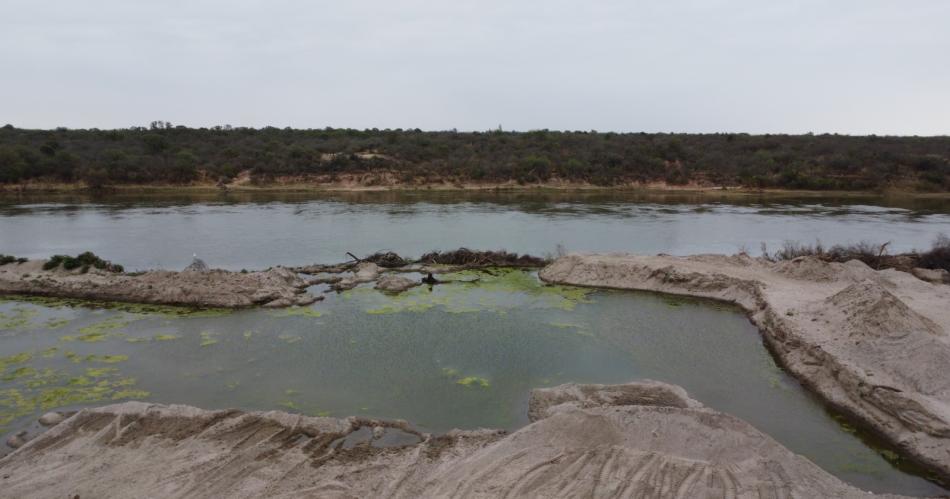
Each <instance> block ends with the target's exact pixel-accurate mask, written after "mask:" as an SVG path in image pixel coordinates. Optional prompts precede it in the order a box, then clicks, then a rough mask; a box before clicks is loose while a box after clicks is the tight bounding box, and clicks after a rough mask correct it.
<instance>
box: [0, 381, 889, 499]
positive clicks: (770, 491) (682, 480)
mask: <svg viewBox="0 0 950 499" xmlns="http://www.w3.org/2000/svg"><path fill="white" fill-rule="evenodd" d="M529 407H530V410H529V414H530V417H531V420H532V423H531V424H529V425H528V426H526V427H524V428H522V429H521V430H518V431H517V432H514V433H512V434H510V435H506V434H504V432H500V431H496V430H477V431H458V430H456V431H452V432H449V433H447V434H445V435H441V436H433V435H429V434H420V433H418V432H416V431H414V430H413V428H412V427H411V426H409V425H408V424H407V423H405V422H384V421H378V420H368V419H364V418H347V419H333V418H316V417H307V416H300V415H293V414H288V413H284V412H267V413H244V412H241V411H234V410H230V411H205V410H201V409H197V408H194V407H188V406H163V405H155V404H145V403H141V402H127V403H124V404H120V405H112V406H107V407H103V408H98V409H86V410H83V411H80V412H79V413H77V414H76V415H74V416H72V417H70V418H69V419H67V420H66V421H64V422H62V423H60V424H59V425H57V426H55V427H53V428H52V429H51V430H49V431H48V432H46V433H44V434H42V435H40V436H39V437H37V438H35V439H34V440H32V441H30V442H29V443H27V444H26V445H25V446H23V447H21V448H20V449H18V450H17V451H16V452H14V453H12V454H10V455H9V456H7V457H5V458H3V459H0V469H2V470H3V474H2V479H0V483H2V487H0V496H3V497H18V498H30V497H73V496H76V495H78V496H80V497H159V496H160V497H238V498H241V497H502V496H504V497H509V496H514V497H522V496H532V497H578V496H585V497H586V496H597V497H599V496H610V497H614V496H617V497H628V496H632V497H639V496H642V495H646V496H662V497H677V498H680V497H682V498H686V497H700V496H701V497H753V496H754V497H844V498H859V497H860V498H864V497H897V496H874V495H873V494H869V493H865V492H863V491H861V490H858V489H856V488H854V487H851V486H849V485H847V484H844V483H843V482H841V481H840V480H838V479H837V478H834V477H832V476H831V475H829V474H828V473H826V472H824V471H823V470H821V469H820V468H818V467H817V466H815V465H814V464H813V463H811V462H810V461H808V460H807V459H805V458H803V457H801V456H798V455H796V454H794V453H792V452H790V451H789V450H788V449H786V448H784V447H782V446H781V445H780V444H778V443H777V442H775V441H774V440H772V439H771V438H770V437H768V436H766V435H765V434H763V433H761V432H759V431H758V430H756V429H754V428H753V427H752V426H750V425H749V424H747V423H745V422H743V421H741V420H739V419H736V418H735V417H732V416H729V415H726V414H722V413H719V412H717V411H714V410H711V409H708V408H706V407H704V406H702V404H700V403H699V402H697V401H695V400H693V399H691V398H689V396H688V395H687V394H686V392H685V391H683V390H682V388H679V387H676V386H672V385H667V384H664V383H658V382H651V381H643V382H638V383H630V384H626V385H613V386H603V385H570V384H569V385H562V386H559V387H555V388H550V389H543V390H535V391H533V392H532V395H531V400H530V404H529ZM129 477H135V479H133V480H130V479H129Z"/></svg>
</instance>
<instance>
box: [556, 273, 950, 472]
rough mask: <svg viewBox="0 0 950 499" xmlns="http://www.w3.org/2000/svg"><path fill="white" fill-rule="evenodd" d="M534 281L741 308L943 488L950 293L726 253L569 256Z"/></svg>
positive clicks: (792, 367) (832, 400)
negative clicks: (720, 302)
mask: <svg viewBox="0 0 950 499" xmlns="http://www.w3.org/2000/svg"><path fill="white" fill-rule="evenodd" d="M540 277H541V278H542V279H543V280H545V281H547V282H552V283H559V284H570V285H578V286H593V287H604V288H617V289H631V290H647V291H659V292H664V293H672V294H678V295H688V296H696V297H704V298H713V299H717V300H723V301H728V302H733V303H736V304H738V305H739V306H741V307H742V308H744V309H745V310H746V311H747V312H748V314H749V316H750V318H751V320H752V321H753V322H754V323H755V324H756V325H757V326H758V327H759V328H760V329H761V330H762V333H763V335H764V338H765V341H766V344H767V345H768V346H769V347H770V349H771V350H772V351H773V352H774V353H775V354H776V356H777V357H778V358H779V360H780V361H781V362H782V363H783V364H784V365H785V367H786V368H787V369H788V370H789V371H790V372H791V373H792V374H794V375H795V376H796V377H798V378H799V379H800V380H801V381H802V382H803V383H804V384H805V385H807V386H808V387H809V388H811V389H812V390H814V391H815V392H816V393H817V394H818V395H819V396H820V397H821V398H822V399H823V400H825V401H826V402H827V403H829V404H830V405H831V406H833V407H834V408H835V409H837V410H840V411H842V412H845V413H847V414H849V415H851V416H852V417H854V418H855V419H856V420H857V421H859V422H861V423H863V424H864V425H865V426H866V427H868V428H869V429H871V430H873V431H874V432H876V433H878V434H879V435H880V436H882V437H883V438H885V439H886V440H888V441H889V442H891V443H892V444H893V445H895V446H896V447H897V448H899V449H900V450H901V451H902V453H903V454H904V455H906V456H907V457H909V458H911V459H913V460H915V461H916V462H918V463H919V464H921V465H922V466H924V467H925V468H927V469H929V470H931V471H932V472H934V473H936V474H937V475H939V476H940V477H941V478H942V479H944V480H950V370H948V369H947V366H948V365H950V336H948V331H950V306H948V305H950V286H947V285H943V284H932V283H928V282H924V281H922V280H920V279H918V278H916V277H914V276H912V275H911V274H908V273H904V272H900V271H896V270H883V271H875V270H872V269H871V268H869V267H868V266H866V265H865V264H863V263H861V262H858V261H850V262H848V263H844V264H841V263H827V262H823V261H821V260H818V259H816V258H811V257H801V258H797V259H794V260H790V261H783V262H770V261H766V260H763V259H757V258H751V257H748V256H731V257H730V256H721V255H698V256H691V257H673V256H664V255H661V256H639V255H624V254H615V255H569V256H566V257H562V258H559V259H558V260H557V261H555V262H554V263H553V264H551V265H550V266H548V267H546V268H545V269H543V270H542V271H541V273H540Z"/></svg>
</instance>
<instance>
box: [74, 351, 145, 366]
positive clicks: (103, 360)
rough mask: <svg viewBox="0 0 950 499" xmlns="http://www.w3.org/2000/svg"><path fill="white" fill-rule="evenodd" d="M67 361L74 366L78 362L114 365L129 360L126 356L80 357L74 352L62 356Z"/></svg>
mask: <svg viewBox="0 0 950 499" xmlns="http://www.w3.org/2000/svg"><path fill="white" fill-rule="evenodd" d="M63 357H65V358H66V359H67V360H70V361H72V362H73V363H74V364H78V363H80V362H98V363H100V364H116V363H119V362H125V361H127V360H129V356H128V355H96V354H89V355H80V354H78V353H76V352H66V353H64V354H63Z"/></svg>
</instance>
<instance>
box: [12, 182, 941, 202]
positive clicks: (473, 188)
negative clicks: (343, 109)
mask: <svg viewBox="0 0 950 499" xmlns="http://www.w3.org/2000/svg"><path fill="white" fill-rule="evenodd" d="M436 192H471V193H499V194H503V193H515V194H523V193H559V194H567V193H584V194H588V193H603V194H613V193H615V194H642V195H648V196H649V195H677V194H682V195H691V196H701V197H708V198H715V197H734V198H752V197H768V198H829V197H837V198H880V199H888V198H890V199H935V200H942V199H950V192H919V191H913V190H907V189H899V188H893V189H885V190H882V191H866V190H864V191H862V190H802V189H775V188H767V189H753V188H748V187H740V186H704V185H695V184H692V185H683V186H680V185H671V184H663V183H650V184H623V185H615V186H600V185H593V184H588V183H568V182H548V183H535V184H518V183H517V182H513V181H512V182H504V183H454V182H438V183H426V184H413V183H396V184H387V185H361V184H359V183H354V182H337V183H317V182H306V181H302V182H274V183H268V184H260V185H252V184H249V183H242V184H238V185H233V184H232V185H224V186H221V185H216V184H212V183H208V182H204V183H190V184H180V185H179V184H118V185H110V186H105V187H101V188H92V187H89V186H87V185H85V184H82V183H46V182H42V183H40V182H32V183H25V184H7V185H3V184H0V197H11V196H12V197H16V196H21V195H25V196H36V195H40V196H42V195H61V194H83V195H94V196H106V197H108V196H112V195H144V196H151V195H158V196H160V195H168V194H227V193H240V194H254V193H261V194H340V193H406V194H420V193H436Z"/></svg>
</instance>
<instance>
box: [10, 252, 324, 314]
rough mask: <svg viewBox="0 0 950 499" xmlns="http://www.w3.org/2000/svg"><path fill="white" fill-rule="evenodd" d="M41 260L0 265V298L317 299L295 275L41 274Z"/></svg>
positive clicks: (256, 302)
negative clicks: (30, 296) (7, 296)
mask: <svg viewBox="0 0 950 499" xmlns="http://www.w3.org/2000/svg"><path fill="white" fill-rule="evenodd" d="M44 263H45V260H31V261H28V262H25V263H19V264H18V263H9V264H7V265H0V295H4V294H6V295H11V294H12V295H35V296H51V297H57V298H76V299H82V300H98V301H121V302H131V303H147V304H155V305H181V306H189V307H209V308H210V307H221V308H242V307H251V306H264V307H288V306H291V305H307V304H310V303H313V302H314V301H316V300H317V298H316V297H314V296H312V295H310V294H309V293H307V292H306V288H307V286H308V285H309V283H308V282H307V281H306V280H305V279H302V278H300V277H299V276H298V275H297V274H296V273H295V272H293V271H291V270H289V269H286V268H282V267H275V268H271V269H268V270H264V271H257V272H230V271H227V270H206V271H200V272H198V271H182V272H173V271H167V270H152V271H148V272H141V273H123V272H120V273H113V272H108V271H104V270H99V269H96V268H90V269H89V270H88V272H86V273H83V272H82V271H81V269H75V270H64V269H62V268H57V269H53V270H43V264H44Z"/></svg>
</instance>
